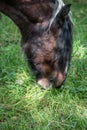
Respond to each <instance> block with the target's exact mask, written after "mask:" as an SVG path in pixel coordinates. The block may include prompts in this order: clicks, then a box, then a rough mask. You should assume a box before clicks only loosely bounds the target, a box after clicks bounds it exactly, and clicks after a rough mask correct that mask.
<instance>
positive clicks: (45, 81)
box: [37, 78, 51, 90]
mask: <svg viewBox="0 0 87 130" xmlns="http://www.w3.org/2000/svg"><path fill="white" fill-rule="evenodd" d="M37 83H38V84H39V85H40V86H41V87H42V88H43V89H46V90H48V89H50V88H51V83H50V82H49V80H48V79H47V78H41V79H39V80H38V81H37Z"/></svg>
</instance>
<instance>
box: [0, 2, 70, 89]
mask: <svg viewBox="0 0 87 130" xmlns="http://www.w3.org/2000/svg"><path fill="white" fill-rule="evenodd" d="M70 6H71V5H70V4H67V5H64V3H63V2H62V0H0V12H2V13H4V14H5V15H7V16H8V17H10V18H11V19H12V20H13V21H14V22H15V23H16V25H17V26H18V27H19V29H20V32H21V35H22V42H21V46H22V48H23V51H24V53H25V55H26V57H27V60H28V64H29V65H30V66H31V69H32V71H33V73H34V74H35V76H36V80H37V82H38V83H39V84H40V85H41V86H42V87H43V88H45V89H48V88H49V87H50V85H51V84H52V85H53V86H54V87H56V88H59V87H60V86H61V85H62V84H63V82H64V81H65V79H66V75H67V70H68V68H69V64H70V59H71V50H72V22H71V20H70V17H69V14H68V13H69V11H70Z"/></svg>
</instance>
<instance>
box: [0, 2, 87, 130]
mask: <svg viewBox="0 0 87 130" xmlns="http://www.w3.org/2000/svg"><path fill="white" fill-rule="evenodd" d="M86 7H87V4H83V5H82V4H76V3H75V4H73V7H72V12H73V20H74V43H73V54H72V61H71V67H70V70H69V73H68V77H67V80H66V83H65V85H64V88H63V89H60V90H55V89H50V90H48V91H46V90H43V89H41V88H40V87H39V86H38V85H37V84H36V82H35V78H34V76H33V75H32V72H31V71H30V69H29V68H28V66H27V63H26V59H25V57H24V56H23V54H22V51H21V48H20V44H17V43H19V39H20V34H19V32H18V29H17V28H16V26H15V25H14V24H13V23H12V21H11V20H9V19H8V18H7V17H6V16H3V17H2V20H1V21H0V130H86V129H87V14H86V12H87V8H86ZM14 32H15V33H14Z"/></svg>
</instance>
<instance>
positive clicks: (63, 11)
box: [58, 4, 71, 19]
mask: <svg viewBox="0 0 87 130" xmlns="http://www.w3.org/2000/svg"><path fill="white" fill-rule="evenodd" d="M70 7H71V4H66V5H64V6H63V7H62V8H61V10H60V11H59V13H58V17H59V18H62V19H64V18H66V17H67V16H68V13H69V11H70Z"/></svg>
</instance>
